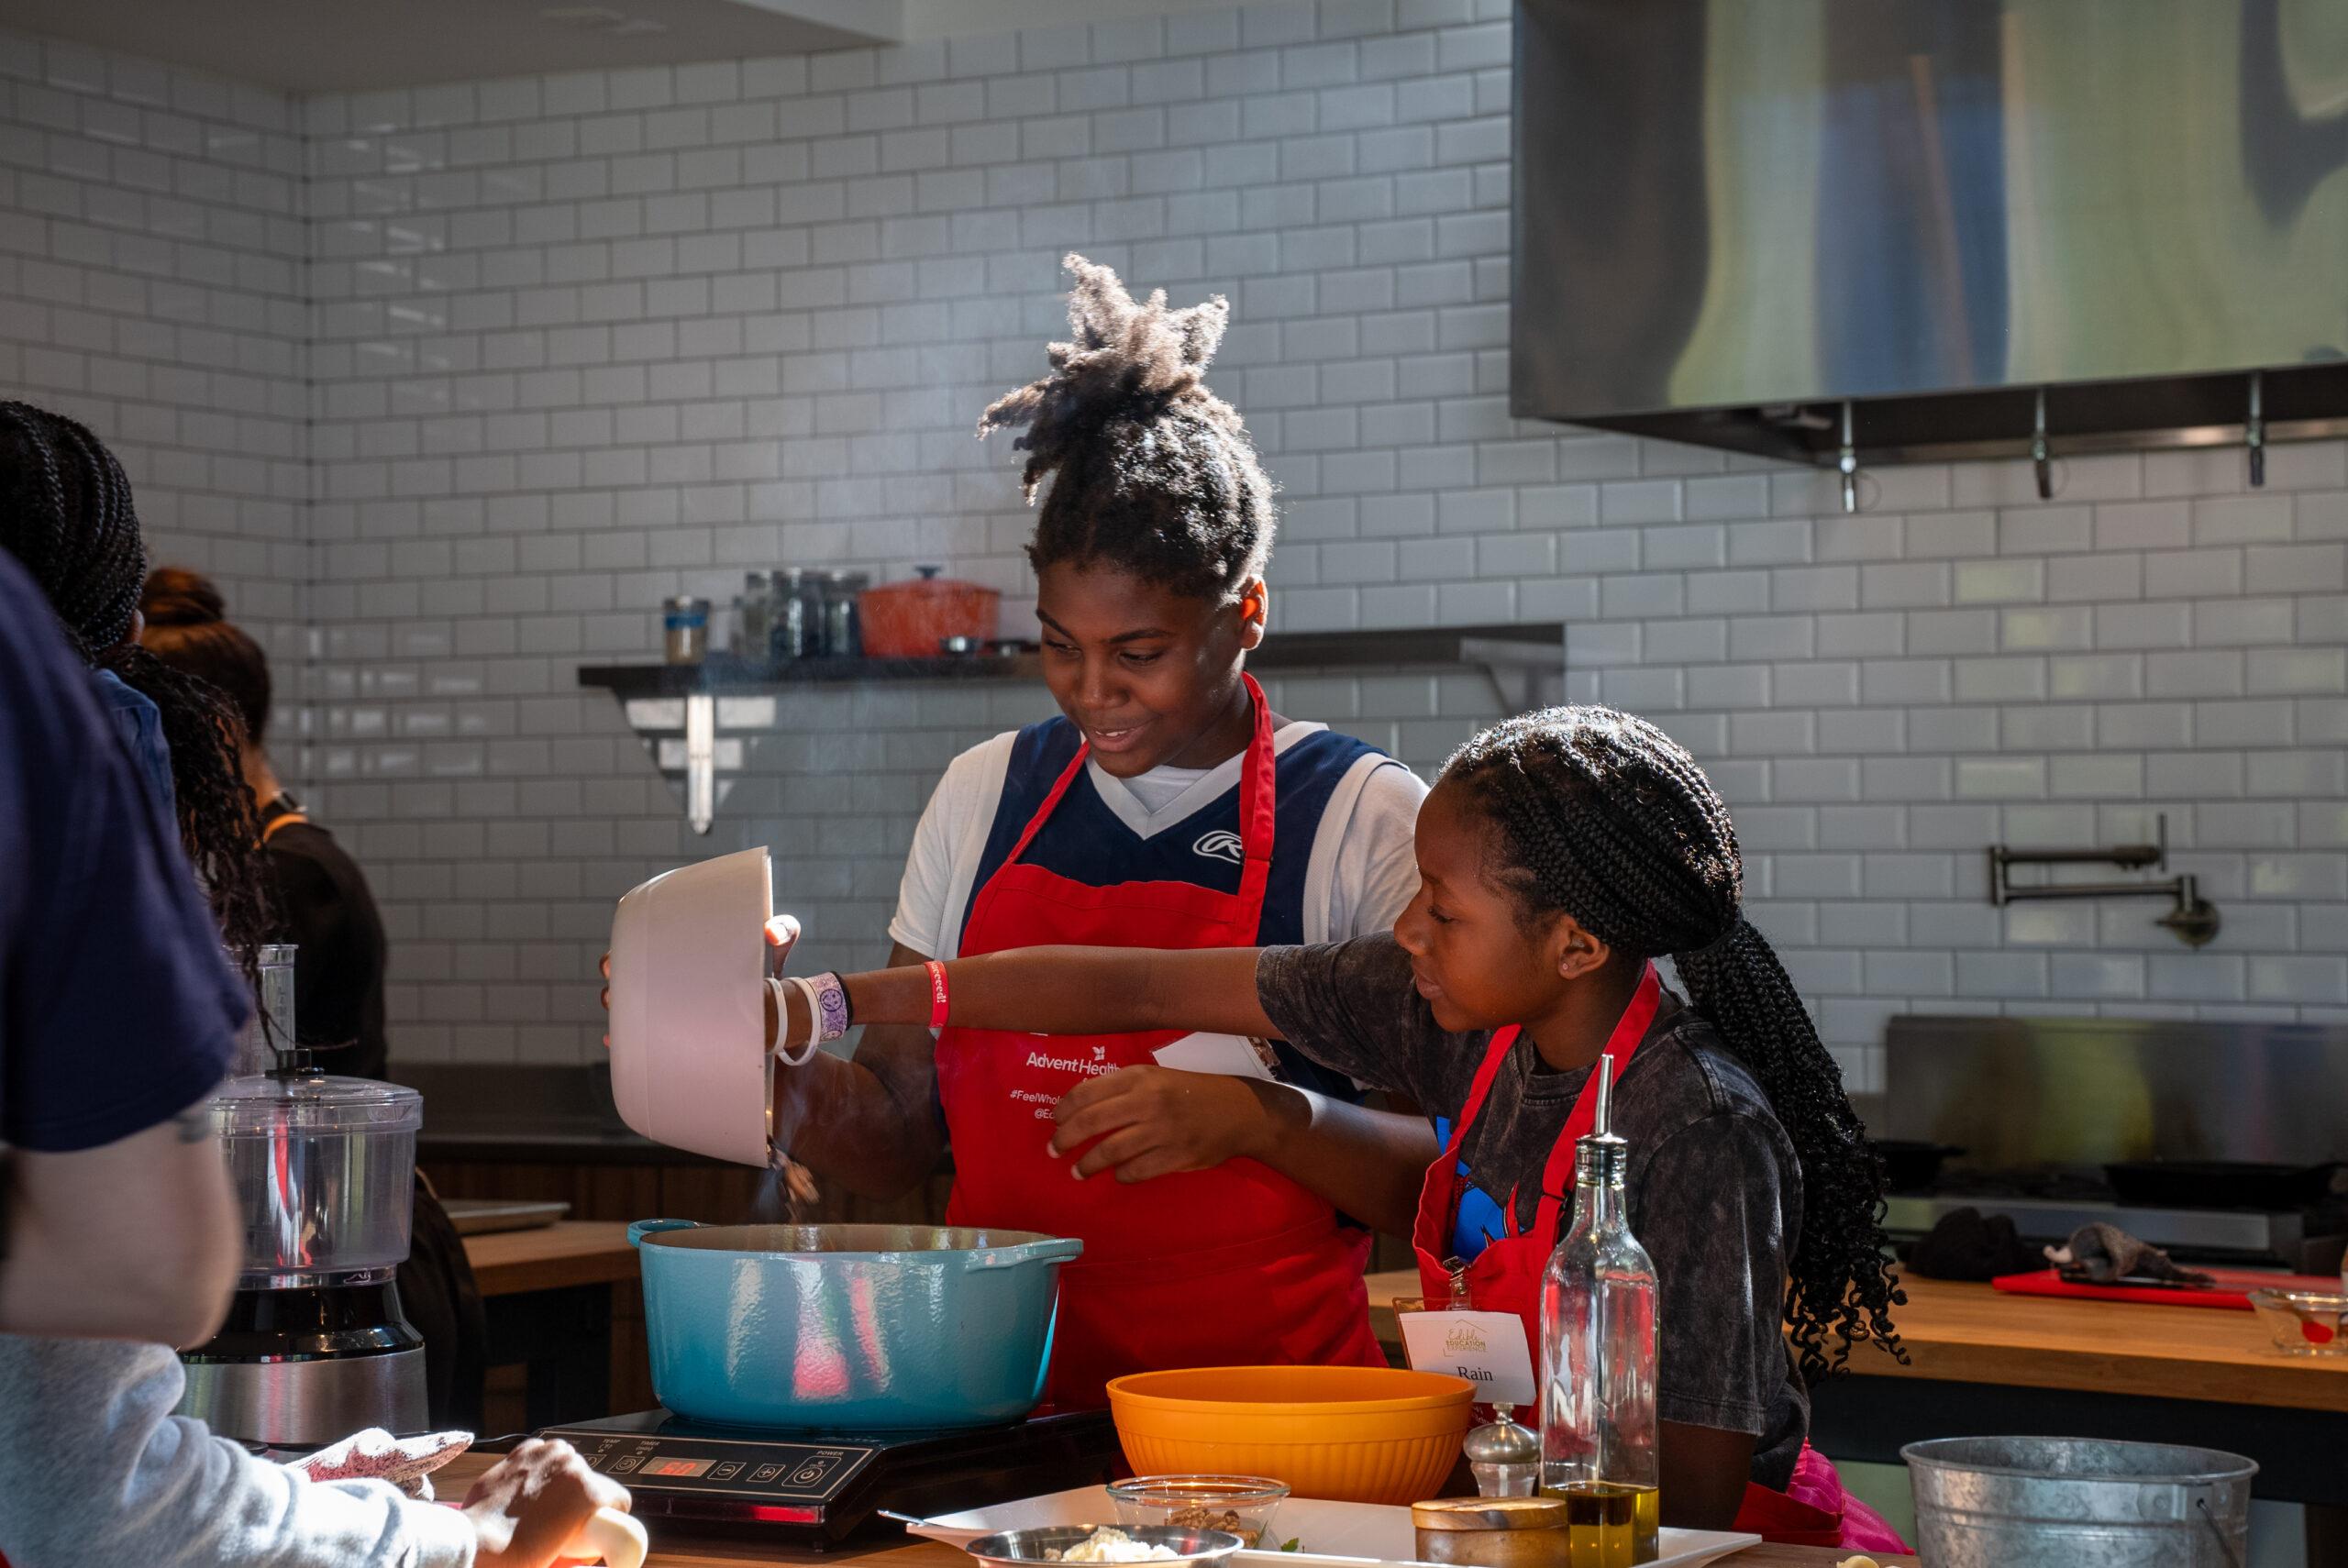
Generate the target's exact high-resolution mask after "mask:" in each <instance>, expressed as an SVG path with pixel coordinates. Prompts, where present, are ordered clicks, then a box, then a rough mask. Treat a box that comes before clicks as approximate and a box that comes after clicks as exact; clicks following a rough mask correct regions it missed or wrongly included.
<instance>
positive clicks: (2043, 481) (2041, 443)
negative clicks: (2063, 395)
mask: <svg viewBox="0 0 2348 1568" xmlns="http://www.w3.org/2000/svg"><path fill="white" fill-rule="evenodd" d="M2030 466H2031V468H2032V470H2033V471H2034V472H2035V473H2036V474H2037V476H2038V499H2039V500H2041V501H2052V500H2054V458H2053V457H2052V456H2051V455H2050V454H2049V452H2048V450H2047V446H2046V389H2045V388H2044V387H2041V388H2039V389H2038V405H2037V412H2036V414H2034V415H2033V417H2032V420H2031V426H2030Z"/></svg>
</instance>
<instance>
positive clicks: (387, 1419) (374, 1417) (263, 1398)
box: [178, 1346, 430, 1452]
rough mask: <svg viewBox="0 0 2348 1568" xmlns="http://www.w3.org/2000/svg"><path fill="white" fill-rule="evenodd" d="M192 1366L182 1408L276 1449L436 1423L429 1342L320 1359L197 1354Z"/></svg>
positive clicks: (224, 1431)
mask: <svg viewBox="0 0 2348 1568" xmlns="http://www.w3.org/2000/svg"><path fill="white" fill-rule="evenodd" d="M186 1370H187V1392H186V1393H185V1394H184V1395H183V1396H182V1397H181V1399H180V1406H179V1411H178V1413H179V1414H180V1415H183V1416H194V1418H196V1419H198V1420H200V1421H202V1422H204V1424H205V1425H206V1426H208V1427H210V1428H211V1429H212V1430H213V1431H214V1432H215V1433H216V1434H218V1435H219V1436H221V1437H226V1438H235V1439H237V1440H238V1441H242V1442H257V1443H260V1444H263V1445H265V1446H266V1447H268V1448H271V1449H272V1450H284V1451H299V1452H306V1451H307V1450H310V1449H315V1448H323V1447H325V1446H326V1445H327V1444H328V1443H331V1442H339V1441H342V1440H343V1439H344V1438H347V1437H349V1435H350V1434H351V1433H353V1432H356V1431H363V1430H366V1429H367V1428H369V1427H381V1428H382V1429H383V1430H386V1431H390V1432H394V1433H402V1434H404V1433H410V1432H420V1431H422V1430H425V1429H426V1426H427V1425H429V1424H430V1416H429V1414H428V1412H427V1410H426V1405H425V1388H424V1351H423V1348H422V1347H421V1346H419V1347H417V1348H416V1349H415V1350H403V1351H393V1352H391V1353H387V1354H379V1355H353V1356H327V1357H322V1358H320V1359H318V1360H315V1361H273V1362H272V1361H213V1362H192V1363H189V1364H187V1369H186Z"/></svg>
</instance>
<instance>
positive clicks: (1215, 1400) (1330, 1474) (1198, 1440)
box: [1109, 1366, 1476, 1506]
mask: <svg viewBox="0 0 2348 1568" xmlns="http://www.w3.org/2000/svg"><path fill="white" fill-rule="evenodd" d="M1475 1393H1476V1386H1475V1385H1474V1384H1472V1383H1470V1382H1468V1381H1467V1379H1466V1378H1464V1377H1448V1376H1445V1375H1443V1374H1441V1373H1434V1372H1408V1371H1403V1370H1401V1369H1398V1368H1391V1367H1376V1366H1215V1367H1191V1368H1187V1369H1184V1370H1180V1371H1175V1372H1137V1373H1135V1374H1133V1375H1130V1376H1126V1377H1120V1378H1118V1379H1116V1380H1115V1381H1114V1382H1113V1383H1111V1384H1110V1385H1109V1414H1110V1416H1111V1418H1112V1419H1113V1420H1114V1421H1115V1422H1116V1425H1117V1441H1118V1442H1119V1443H1120V1444H1121V1445H1122V1446H1123V1447H1124V1451H1125V1463H1127V1464H1130V1465H1132V1466H1133V1468H1134V1471H1135V1474H1143V1475H1147V1474H1202V1473H1213V1474H1226V1475H1265V1476H1269V1477H1271V1478H1272V1479H1273V1480H1276V1481H1284V1482H1286V1483H1287V1484H1288V1486H1289V1489H1290V1492H1292V1493H1293V1494H1294V1495H1295V1496H1299V1497H1324V1498H1328V1499H1332V1500H1334V1501H1337V1502H1345V1503H1389V1504H1394V1505H1397V1506H1407V1505H1409V1504H1412V1503H1416V1502H1423V1501H1424V1500H1425V1499H1426V1498H1429V1497H1432V1496H1434V1495H1435V1493H1436V1492H1437V1491H1439V1490H1440V1489H1441V1488H1442V1485H1443V1483H1444V1480H1445V1477H1447V1476H1449V1475H1450V1474H1451V1467H1452V1466H1453V1465H1454V1464H1455V1463H1457V1462H1458V1459H1459V1445H1460V1442H1461V1441H1462V1440H1463V1439H1465V1438H1466V1437H1467V1410H1468V1406H1469V1405H1470V1403H1471V1402H1472V1401H1473V1400H1474V1397H1475Z"/></svg>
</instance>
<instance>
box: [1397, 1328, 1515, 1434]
mask: <svg viewBox="0 0 2348 1568" xmlns="http://www.w3.org/2000/svg"><path fill="white" fill-rule="evenodd" d="M1395 1317H1396V1319H1397V1320H1399V1321H1400V1322H1401V1325H1402V1349H1403V1352H1404V1353H1405V1354H1407V1355H1408V1356H1409V1357H1410V1359H1411V1365H1412V1369H1413V1370H1415V1371H1419V1372H1445V1373H1449V1374H1450V1375H1452V1376H1454V1377H1464V1378H1466V1379H1467V1381H1469V1382H1470V1383H1473V1384H1474V1385H1476V1403H1478V1404H1479V1405H1514V1406H1515V1407H1516V1408H1518V1409H1520V1410H1529V1409H1532V1408H1533V1406H1534V1399H1533V1396H1534V1381H1533V1351H1532V1347H1531V1346H1529V1345H1527V1344H1526V1343H1525V1340H1524V1320H1523V1319H1522V1318H1520V1317H1518V1316H1517V1315H1516V1314H1515V1313H1513V1312H1398V1313H1396V1314H1395Z"/></svg>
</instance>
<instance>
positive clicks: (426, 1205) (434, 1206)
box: [138, 567, 489, 1427]
mask: <svg viewBox="0 0 2348 1568" xmlns="http://www.w3.org/2000/svg"><path fill="white" fill-rule="evenodd" d="M138 607H139V611H140V613H141V615H142V617H143V618H144V620H145V623H146V626H145V630H143V631H142V632H141V633H140V634H139V640H140V641H141V642H142V643H143V644H144V645H145V646H146V647H147V649H148V651H149V652H150V653H152V654H153V655H154V656H155V657H157V658H158V659H160V660H161V661H162V662H163V663H164V664H165V665H167V666H169V667H170V668H173V669H176V670H180V671H183V672H184V673H185V674H188V675H192V676H194V677H196V678H198V679H202V680H204V681H205V682H206V683H207V684H209V685H211V686H213V687H215V688H216V689H218V690H220V691H222V692H225V693H226V694H227V698H228V701H230V703H231V704H233V705H234V707H235V709H236V712H237V717H238V729H239V734H238V768H239V770H240V771H241V773H242V775H243V777H244V779H245V783H246V785H247V787H248V788H249V789H250V790H251V791H252V797H253V799H254V801H257V802H258V803H259V806H260V812H259V820H260V845H261V849H262V852H263V854H264V855H265V856H266V857H267V859H268V863H269V869H270V873H271V878H272V882H273V887H272V892H273V893H274V896H275V904H276V908H277V911H278V914H279V919H278V923H277V924H276V925H275V926H274V927H273V928H272V929H271V933H270V940H271V941H272V942H290V943H293V944H294V947H295V950H296V951H295V953H294V1035H295V1037H296V1039H297V1040H298V1041H299V1043H302V1044H304V1045H306V1046H308V1047H310V1048H311V1049H312V1050H313V1051H315V1052H316V1053H318V1055H316V1061H317V1062H318V1064H319V1066H321V1067H322V1068H324V1069H325V1070H326V1071H327V1072H331V1073H348V1074H352V1075H355V1076H357V1077H370V1078H380V1077H384V1076H386V1073H387V1071H388V1065H389V1064H388V1054H387V1051H386V1048H385V1044H384V1037H383V967H384V955H385V944H384V941H383V922H382V918H381V917H380V916H379V915H378V914H377V913H376V911H375V898H374V895H373V894H372V893H371V892H370V891H369V890H368V887H367V878H366V875H365V873H363V872H361V871H360V869H359V866H358V863H357V862H356V861H354V860H352V859H351V858H350V856H349V855H348V854H346V853H344V851H343V848H342V846H341V845H338V844H337V843H336V842H335V840H334V835H333V834H330V833H328V832H327V830H326V829H325V828H324V827H322V826H320V825H319V824H318V823H315V822H313V821H311V820H310V816H309V814H308V813H307V812H305V811H304V810H303V809H302V805H301V802H300V801H296V800H294V796H293V794H292V793H291V792H290V791H288V790H286V789H285V787H284V785H283V784H282V783H281V782H279V780H278V777H277V771H276V769H275V768H274V767H271V764H270V760H269V752H268V750H267V748H266V744H265V743H266V740H267V737H268V734H269V717H270V696H271V684H270V678H269V659H268V657H267V656H266V655H265V654H263V653H262V652H261V649H260V644H259V643H257V642H255V641H254V640H253V639H252V637H251V636H250V635H249V634H248V633H247V632H246V631H245V630H244V628H242V627H241V626H238V625H237V624H235V623H234V622H232V621H230V620H228V619H227V602H226V601H225V600H223V599H222V597H221V595H220V591H219V590H218V589H217V588H216V587H214V586H213V583H212V580H210V579H209V578H206V577H205V576H204V575H203V574H201V573H199V572H194V571H190V570H188V569H185V568H183V567H161V568H158V569H156V571H155V572H154V573H153V575H151V576H150V577H149V578H148V580H147V585H146V588H145V590H144V591H143V592H142V593H141V595H140V597H139V602H138ZM415 1180H416V1195H415V1228H414V1234H413V1240H412V1241H411V1242H410V1245H409V1250H408V1257H407V1261H406V1262H405V1263H404V1264H401V1265H400V1270H399V1289H400V1302H401V1305H402V1306H404V1308H405V1309H406V1310H407V1316H408V1320H409V1321H410V1322H411V1323H413V1324H414V1325H415V1330H416V1331H417V1332H418V1333H420V1334H422V1335H423V1336H424V1347H425V1357H424V1364H425V1378H426V1403H427V1404H428V1405H429V1407H430V1410H431V1419H432V1423H433V1425H435V1426H461V1427H471V1426H477V1425H479V1424H480V1421H481V1412H482V1392H483V1379H484V1377H485V1376H486V1374H487V1359H488V1346H489V1320H488V1315H487V1312H486V1311H485V1309H483V1306H482V1298H481V1291H480V1287H479V1286H477V1285H476V1284H475V1283H474V1281H473V1271H472V1265H471V1263H470V1262H469V1261H468V1260H467V1258H466V1256H465V1247H464V1239H463V1238H462V1237H460V1235H458V1233H457V1229H456V1226H455V1225H454V1224H453V1223H451V1222H450V1220H449V1215H448V1211H447V1210H446V1209H443V1208H441V1206H440V1202H439V1199H438V1198H437V1196H436V1195H435V1194H434V1193H433V1191H432V1187H431V1184H430V1183H429V1182H428V1181H427V1180H426V1178H425V1176H424V1173H423V1172H421V1171H418V1172H417V1173H416V1177H415Z"/></svg>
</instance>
